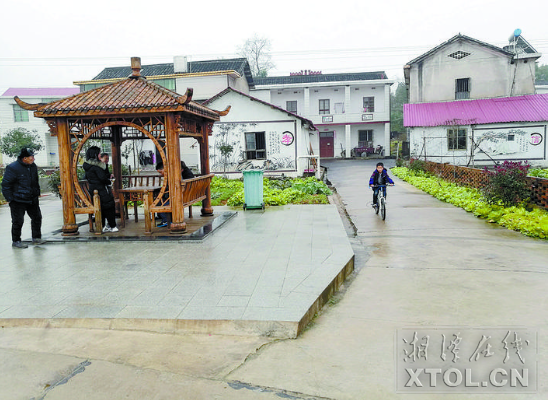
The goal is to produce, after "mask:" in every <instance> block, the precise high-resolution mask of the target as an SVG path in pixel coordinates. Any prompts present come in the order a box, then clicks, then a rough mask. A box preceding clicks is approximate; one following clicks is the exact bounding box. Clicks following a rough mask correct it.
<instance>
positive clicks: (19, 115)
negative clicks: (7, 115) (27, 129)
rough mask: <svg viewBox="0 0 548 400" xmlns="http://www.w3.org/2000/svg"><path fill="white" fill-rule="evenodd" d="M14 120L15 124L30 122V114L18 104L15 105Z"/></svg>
mask: <svg viewBox="0 0 548 400" xmlns="http://www.w3.org/2000/svg"><path fill="white" fill-rule="evenodd" d="M13 120H14V121H15V122H29V112H28V111H27V110H23V109H22V108H21V107H19V106H18V105H17V104H14V105H13Z"/></svg>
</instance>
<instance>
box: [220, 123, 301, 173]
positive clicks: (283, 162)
mask: <svg viewBox="0 0 548 400" xmlns="http://www.w3.org/2000/svg"><path fill="white" fill-rule="evenodd" d="M250 132H260V133H261V134H262V133H263V132H264V139H265V141H266V157H265V158H264V159H248V155H247V154H248V153H247V152H246V141H245V140H246V133H250ZM294 146H295V134H294V133H293V132H290V131H287V130H282V129H280V126H276V125H275V124H272V123H264V124H261V123H217V124H215V125H214V126H213V132H212V137H211V139H210V145H209V165H210V169H211V171H212V172H217V173H221V172H222V173H224V172H239V171H243V170H248V169H262V170H265V171H276V170H295V169H296V163H295V147H294Z"/></svg>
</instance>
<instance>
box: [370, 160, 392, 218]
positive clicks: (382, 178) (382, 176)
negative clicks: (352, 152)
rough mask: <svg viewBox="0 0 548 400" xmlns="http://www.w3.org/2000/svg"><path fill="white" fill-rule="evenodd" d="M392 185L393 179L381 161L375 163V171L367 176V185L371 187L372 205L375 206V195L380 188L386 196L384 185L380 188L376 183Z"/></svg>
mask: <svg viewBox="0 0 548 400" xmlns="http://www.w3.org/2000/svg"><path fill="white" fill-rule="evenodd" d="M388 184H390V185H394V181H393V180H392V179H391V178H390V177H389V176H388V171H387V170H386V169H384V164H383V163H382V162H380V163H377V167H376V168H375V171H374V172H373V174H372V175H371V178H369V186H371V187H372V188H373V207H377V195H378V194H379V189H382V192H383V194H384V197H386V186H383V187H382V188H380V187H378V186H377V185H388Z"/></svg>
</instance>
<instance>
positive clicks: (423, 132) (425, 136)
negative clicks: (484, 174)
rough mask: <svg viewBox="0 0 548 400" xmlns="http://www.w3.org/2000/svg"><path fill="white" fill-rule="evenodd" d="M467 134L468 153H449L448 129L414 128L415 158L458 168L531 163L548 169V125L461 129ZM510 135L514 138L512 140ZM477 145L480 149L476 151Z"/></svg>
mask: <svg viewBox="0 0 548 400" xmlns="http://www.w3.org/2000/svg"><path fill="white" fill-rule="evenodd" d="M458 128H460V129H466V131H467V145H466V150H449V149H448V144H447V130H448V129H451V127H448V126H437V127H415V128H410V151H411V157H413V158H420V159H425V155H426V159H427V160H429V161H434V162H440V163H447V162H448V163H451V164H454V165H467V164H469V165H475V166H482V165H493V164H494V162H495V161H496V162H502V161H504V160H513V161H518V160H529V163H530V164H532V165H534V166H544V167H546V166H548V162H547V149H548V147H547V144H546V136H547V130H548V123H546V122H543V123H534V122H531V123H521V122H519V123H510V124H489V125H480V126H475V127H474V128H473V129H472V127H471V126H470V125H467V126H460V127H458ZM509 135H510V136H509ZM472 138H473V142H474V143H475V144H476V145H478V146H479V148H474V152H473V158H472V160H471V158H470V156H471V154H470V153H471V150H472Z"/></svg>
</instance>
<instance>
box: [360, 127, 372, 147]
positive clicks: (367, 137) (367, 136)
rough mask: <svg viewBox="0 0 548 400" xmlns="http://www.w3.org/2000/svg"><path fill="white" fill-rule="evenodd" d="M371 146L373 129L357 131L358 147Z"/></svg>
mask: <svg viewBox="0 0 548 400" xmlns="http://www.w3.org/2000/svg"><path fill="white" fill-rule="evenodd" d="M371 146H373V129H368V130H365V131H358V147H371Z"/></svg>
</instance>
